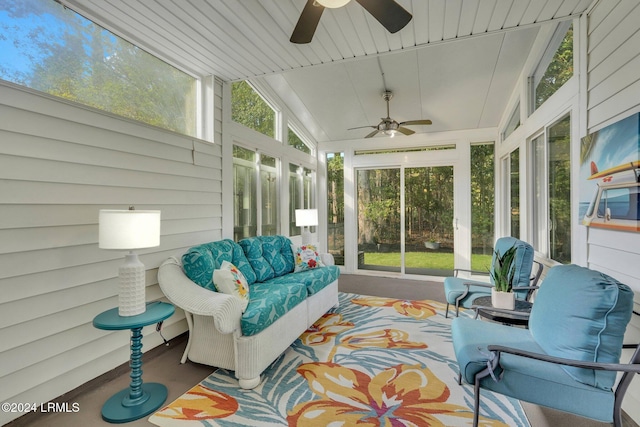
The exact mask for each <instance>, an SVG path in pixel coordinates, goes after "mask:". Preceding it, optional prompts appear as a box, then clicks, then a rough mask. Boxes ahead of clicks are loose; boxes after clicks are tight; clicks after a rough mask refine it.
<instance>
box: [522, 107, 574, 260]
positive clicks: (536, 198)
mask: <svg viewBox="0 0 640 427" xmlns="http://www.w3.org/2000/svg"><path fill="white" fill-rule="evenodd" d="M531 146H532V161H533V165H532V166H533V174H534V176H533V189H532V190H533V194H532V195H533V197H532V199H533V218H532V224H533V242H532V244H533V247H534V248H535V249H536V250H537V251H539V252H542V253H544V254H547V255H548V256H549V258H551V259H554V260H556V261H558V262H561V263H569V262H571V155H570V147H571V116H566V117H565V118H563V119H562V120H560V121H558V122H557V123H555V124H553V125H552V126H550V127H549V128H548V129H547V131H546V133H545V134H542V135H540V136H538V137H537V138H535V139H534V140H533V141H532V144H531Z"/></svg>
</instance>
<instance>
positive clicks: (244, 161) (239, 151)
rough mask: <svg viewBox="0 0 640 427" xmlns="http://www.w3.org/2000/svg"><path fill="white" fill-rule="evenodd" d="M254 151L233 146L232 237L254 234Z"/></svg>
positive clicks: (241, 237)
mask: <svg viewBox="0 0 640 427" xmlns="http://www.w3.org/2000/svg"><path fill="white" fill-rule="evenodd" d="M255 165H256V153H255V152H253V151H251V150H247V149H245V148H242V147H238V146H236V145H234V146H233V238H234V240H235V241H238V240H241V239H244V238H245V237H251V236H255V235H256V231H257V225H258V224H257V215H256V210H257V200H256V167H255Z"/></svg>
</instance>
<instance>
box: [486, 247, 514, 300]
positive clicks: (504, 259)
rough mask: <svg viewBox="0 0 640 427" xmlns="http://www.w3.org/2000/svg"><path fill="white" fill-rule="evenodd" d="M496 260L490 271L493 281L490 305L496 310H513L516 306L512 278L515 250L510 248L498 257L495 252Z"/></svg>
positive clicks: (498, 254)
mask: <svg viewBox="0 0 640 427" xmlns="http://www.w3.org/2000/svg"><path fill="white" fill-rule="evenodd" d="M495 255H496V259H495V262H494V264H493V271H491V278H492V279H493V288H491V304H492V305H493V306H494V307H496V308H504V309H507V310H513V309H514V308H515V304H516V298H515V294H514V293H513V292H512V291H513V276H514V275H515V269H514V268H513V261H514V259H515V257H516V248H515V247H511V248H509V249H508V250H507V251H505V253H503V254H502V255H500V253H499V252H498V251H495Z"/></svg>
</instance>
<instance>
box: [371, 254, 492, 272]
mask: <svg viewBox="0 0 640 427" xmlns="http://www.w3.org/2000/svg"><path fill="white" fill-rule="evenodd" d="M364 262H365V264H366V265H380V266H385V267H400V253H399V252H366V253H365V255H364ZM405 264H406V265H407V266H410V267H411V268H428V269H434V270H453V253H451V252H429V253H425V252H405ZM489 264H491V255H476V254H474V255H471V268H472V269H474V270H482V269H483V268H485V267H486V266H487V265H489Z"/></svg>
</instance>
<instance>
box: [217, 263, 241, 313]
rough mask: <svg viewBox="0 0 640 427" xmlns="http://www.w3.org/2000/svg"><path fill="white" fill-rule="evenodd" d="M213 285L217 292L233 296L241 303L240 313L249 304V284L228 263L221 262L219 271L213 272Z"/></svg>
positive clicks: (236, 269) (235, 268) (238, 271)
mask: <svg viewBox="0 0 640 427" xmlns="http://www.w3.org/2000/svg"><path fill="white" fill-rule="evenodd" d="M213 284H214V285H215V287H216V289H217V290H218V292H222V293H224V294H228V295H234V296H235V297H237V298H239V299H240V301H241V302H242V312H243V313H244V311H245V310H246V309H247V305H248V304H249V284H248V283H247V279H246V278H245V277H244V274H242V272H241V271H240V270H238V268H237V267H236V266H235V265H233V264H231V263H230V262H229V261H222V265H221V266H220V269H219V270H214V271H213Z"/></svg>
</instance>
